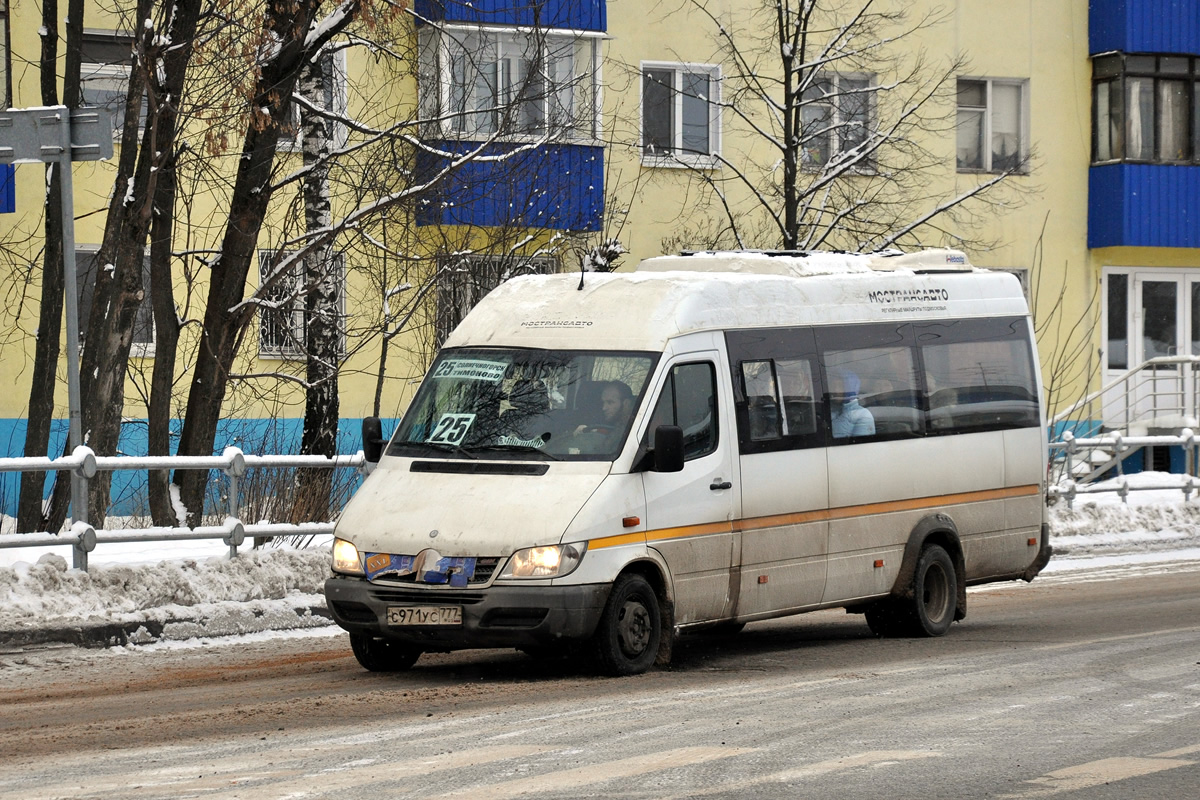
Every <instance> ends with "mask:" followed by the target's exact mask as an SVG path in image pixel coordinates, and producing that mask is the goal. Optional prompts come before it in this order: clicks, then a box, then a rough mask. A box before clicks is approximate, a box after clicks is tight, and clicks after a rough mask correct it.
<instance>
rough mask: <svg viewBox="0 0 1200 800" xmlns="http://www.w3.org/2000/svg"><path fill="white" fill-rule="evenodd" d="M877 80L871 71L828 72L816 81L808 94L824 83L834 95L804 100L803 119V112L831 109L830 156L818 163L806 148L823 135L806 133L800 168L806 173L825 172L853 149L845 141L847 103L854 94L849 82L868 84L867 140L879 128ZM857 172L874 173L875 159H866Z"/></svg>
mask: <svg viewBox="0 0 1200 800" xmlns="http://www.w3.org/2000/svg"><path fill="white" fill-rule="evenodd" d="M875 80H876V76H875V75H874V74H873V73H867V72H826V73H821V74H819V75H818V76H817V81H816V82H814V84H813V85H811V86H810V87H809V89H807V90H806V91H811V90H813V89H817V88H819V85H820V84H821V83H825V82H827V83H829V84H830V92H829V94H828V95H826V96H825V97H823V98H821V99H819V100H817V99H811V100H803V101H802V102H801V106H802V111H801V116H802V118H803V109H809V108H823V109H828V114H829V126H828V129H827V130H826V132H825V135H826V136H828V137H829V155H828V157H827V158H826V160H824V161H818V160H817V159H815V158H813V157H811V155H810V152H809V150H808V148H807V147H805V145H807V144H809V143H810V142H812V141H813V140H815V139H817V138H818V136H819V135H820V134H819V133H815V132H813V131H805V134H804V136H805V138H804V139H803V141H802V143H801V148H802V149H801V153H800V168H801V169H802V170H804V171H806V172H820V171H821V170H823V169H825V166H826V165H827V164H829V163H830V161H832V160H833V159H834V158H836V157H837V156H838V155H840V154H841V153H844V152H846V151H847V150H849V149H850V148H849V147H847V146H846V144H845V143H844V142H843V141H842V138H843V137H842V130H843V129H844V128H845V127H846V125H847V124H849V120H847V119H843V103H844V102H845V98H846V97H848V96H849V93H850V91H851V89H849V88H847V87H846V86H844V85H843V84H844V82H845V81H861V82H863V83H865V84H866V104H867V120H866V127H867V130H866V131H864V132H863V138H864V140H865V139H869V138H870V137H871V130H872V129H873V127H874V125H875V119H876V108H875V101H876V89H875V86H876V83H875ZM802 124H803V125H804V126H805V127H807V125H808V122H807V121H804V122H803V123H802ZM854 171H855V172H861V173H870V172H873V171H874V160H873V159H871V158H870V157H869V156H868V157H866V158H864V159H863V160H862V161H860V162H859V163H858V164H857V165H856V166H855V167H854Z"/></svg>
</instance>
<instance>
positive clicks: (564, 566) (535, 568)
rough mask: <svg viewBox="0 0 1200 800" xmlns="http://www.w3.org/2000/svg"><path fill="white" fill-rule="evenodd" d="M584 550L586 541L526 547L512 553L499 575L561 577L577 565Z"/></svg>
mask: <svg viewBox="0 0 1200 800" xmlns="http://www.w3.org/2000/svg"><path fill="white" fill-rule="evenodd" d="M586 552H587V542H576V543H575V544H555V545H547V546H545V547H527V548H526V549H524V550H518V551H517V552H515V553H513V554H512V556H511V557H510V558H509V559H508V563H507V564H505V565H504V570H503V571H502V572H501V573H500V577H501V578H561V577H562V576H564V575H568V574H570V573H571V572H573V571H574V569H575V568H576V567H578V566H579V562H580V561H582V560H583V554H584V553H586Z"/></svg>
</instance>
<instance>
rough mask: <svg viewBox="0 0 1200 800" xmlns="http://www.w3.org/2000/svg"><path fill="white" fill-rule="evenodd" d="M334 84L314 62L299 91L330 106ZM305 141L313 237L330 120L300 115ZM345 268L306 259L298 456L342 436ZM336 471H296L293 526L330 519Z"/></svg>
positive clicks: (324, 250)
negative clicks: (303, 387)
mask: <svg viewBox="0 0 1200 800" xmlns="http://www.w3.org/2000/svg"><path fill="white" fill-rule="evenodd" d="M332 86H333V59H332V57H331V56H329V55H324V56H321V57H319V58H315V59H313V61H312V62H311V63H310V64H309V65H308V68H307V69H305V70H304V73H303V74H302V76H301V79H300V92H301V94H302V95H303V96H304V97H306V98H307V99H308V101H309V102H311V103H312V104H313V105H314V106H317V107H318V108H325V109H326V110H327V111H328V110H332V109H329V108H328V107H327V104H326V102H325V98H326V97H327V96H328V95H327V90H328V89H331V88H332ZM300 125H301V131H302V132H303V139H304V147H303V150H304V166H305V167H306V168H307V169H308V170H309V172H308V174H307V176H306V177H305V179H304V223H305V228H306V230H307V231H308V232H309V234H316V233H317V232H319V231H322V230H325V229H327V228H328V227H329V224H330V220H331V214H330V199H329V151H330V141H329V132H330V131H329V128H330V125H329V121H328V120H327V119H326V118H324V117H322V116H321V115H320V114H314V113H309V112H308V111H307V110H304V111H302V112H301V114H300ZM341 280H342V276H341V269H339V268H338V264H337V263H336V262H335V255H334V252H333V248H332V247H331V246H330V245H329V244H325V245H322V246H321V247H318V248H314V249H313V250H312V251H310V252H309V254H308V256H307V257H306V258H305V259H304V287H305V290H306V291H305V298H304V306H305V308H304V312H305V313H304V342H305V347H304V350H305V357H306V369H305V376H306V384H307V387H308V388H307V391H306V392H305V397H304V433H303V435H302V437H301V442H300V452H301V453H302V454H304V455H323V456H330V457H332V456H334V455H336V454H337V435H338V415H339V410H340V409H339V405H338V367H339V361H340V353H339V352H338V351H339V344H340V340H341V315H340V313H339V312H340V308H339V306H340V297H341ZM332 484H333V471H332V470H329V469H302V470H299V472H298V473H297V486H296V504H295V506H294V507H293V510H292V521H293V522H309V521H312V522H317V521H325V520H327V519H329V516H330V512H331V504H330V495H331V490H332Z"/></svg>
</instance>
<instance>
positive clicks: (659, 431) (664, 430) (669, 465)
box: [654, 425, 683, 472]
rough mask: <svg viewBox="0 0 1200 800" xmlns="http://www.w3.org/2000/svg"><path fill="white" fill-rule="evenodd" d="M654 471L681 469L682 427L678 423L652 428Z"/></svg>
mask: <svg viewBox="0 0 1200 800" xmlns="http://www.w3.org/2000/svg"><path fill="white" fill-rule="evenodd" d="M654 471H655V472H682V471H683V428H681V427H679V426H678V425H659V426H658V427H657V428H655V429H654Z"/></svg>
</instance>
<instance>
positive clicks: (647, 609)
mask: <svg viewBox="0 0 1200 800" xmlns="http://www.w3.org/2000/svg"><path fill="white" fill-rule="evenodd" d="M661 640H662V617H661V616H660V614H659V607H658V596H657V595H655V593H654V588H653V587H652V586H651V585H650V584H649V582H647V581H646V579H645V578H643V577H642V576H641V575H636V574H632V573H626V574H625V575H622V576H620V577H619V578H617V582H616V583H614V584H613V588H612V593H611V594H610V595H609V596H608V604H607V605H605V607H604V613H603V614H601V616H600V623H599V624H598V625H597V626H596V632H595V633H594V634H593V635H592V646H593V649H594V651H595V654H596V659H597V661H598V662H599V666H600V669H601V671H602V672H604V673H605V674H607V675H617V676H619V675H637V674H639V673H642V672H645V671H646V670H647V669H649V668H650V665H651V664H653V663H654V659H655V657H656V656H657V655H658V645H659V643H660V641H661Z"/></svg>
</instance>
